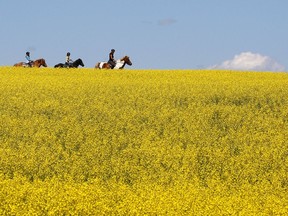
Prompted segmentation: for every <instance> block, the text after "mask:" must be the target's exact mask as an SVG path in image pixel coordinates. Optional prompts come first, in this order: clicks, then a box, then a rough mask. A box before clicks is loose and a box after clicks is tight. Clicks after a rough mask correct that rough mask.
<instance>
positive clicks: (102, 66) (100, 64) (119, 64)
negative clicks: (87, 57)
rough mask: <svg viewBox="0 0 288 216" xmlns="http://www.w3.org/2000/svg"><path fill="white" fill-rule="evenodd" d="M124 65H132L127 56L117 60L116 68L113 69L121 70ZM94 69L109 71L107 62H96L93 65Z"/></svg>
mask: <svg viewBox="0 0 288 216" xmlns="http://www.w3.org/2000/svg"><path fill="white" fill-rule="evenodd" d="M126 64H128V65H129V66H131V65H132V62H131V61H130V58H129V57H128V56H124V57H123V58H121V59H119V60H117V61H116V66H115V67H114V68H113V69H123V68H124V67H125V65H126ZM95 68H98V69H111V66H110V64H108V63H107V62H98V63H97V64H96V65H95Z"/></svg>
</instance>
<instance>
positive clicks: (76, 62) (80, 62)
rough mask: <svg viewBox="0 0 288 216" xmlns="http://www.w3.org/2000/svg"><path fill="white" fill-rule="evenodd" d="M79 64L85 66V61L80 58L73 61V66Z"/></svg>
mask: <svg viewBox="0 0 288 216" xmlns="http://www.w3.org/2000/svg"><path fill="white" fill-rule="evenodd" d="M79 65H81V66H82V67H84V63H83V61H82V59H80V58H79V59H77V60H76V61H74V62H73V67H76V68H78V66H79Z"/></svg>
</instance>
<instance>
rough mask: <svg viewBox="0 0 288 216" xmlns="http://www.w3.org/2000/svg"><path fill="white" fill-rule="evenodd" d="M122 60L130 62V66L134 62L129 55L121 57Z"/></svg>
mask: <svg viewBox="0 0 288 216" xmlns="http://www.w3.org/2000/svg"><path fill="white" fill-rule="evenodd" d="M121 61H124V62H125V63H126V64H128V65H130V66H131V65H132V62H131V60H130V58H129V56H124V57H123V58H122V59H121Z"/></svg>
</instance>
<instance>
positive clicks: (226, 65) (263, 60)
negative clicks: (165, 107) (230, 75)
mask: <svg viewBox="0 0 288 216" xmlns="http://www.w3.org/2000/svg"><path fill="white" fill-rule="evenodd" d="M211 69H228V70H251V71H284V70H285V67H284V66H282V65H280V64H279V63H277V62H276V61H274V60H273V59H271V58H270V57H268V56H263V55H261V54H258V53H252V52H243V53H240V54H239V55H236V56H234V58H233V59H232V60H227V61H224V62H223V63H221V64H219V65H215V66H213V67H211Z"/></svg>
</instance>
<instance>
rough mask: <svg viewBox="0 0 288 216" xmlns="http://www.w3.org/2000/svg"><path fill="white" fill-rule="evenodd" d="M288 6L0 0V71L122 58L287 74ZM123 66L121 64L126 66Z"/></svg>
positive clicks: (140, 63)
mask: <svg viewBox="0 0 288 216" xmlns="http://www.w3.org/2000/svg"><path fill="white" fill-rule="evenodd" d="M287 8H288V1H287V0H145V1H144V0H142V1H140V0H83V1H79V0H77V1H76V0H69V1H67V0H47V1H46V0H45V1H44V0H24V1H22V0H0V26H1V27H0V33H1V34H0V38H1V42H0V48H1V49H0V50H1V52H0V65H13V64H14V63H16V62H20V61H24V60H25V59H24V57H25V52H26V51H30V53H31V57H32V59H37V58H45V59H46V62H47V64H48V66H54V65H55V64H57V63H60V62H64V61H65V55H66V53H67V52H68V51H69V52H71V58H72V59H77V58H81V59H82V60H83V62H84V63H85V67H94V65H95V64H96V63H97V62H98V61H105V60H106V61H107V60H108V54H109V51H110V49H112V48H114V49H115V50H116V52H115V57H116V58H117V59H118V58H121V57H123V56H124V55H129V56H130V58H131V60H132V62H133V65H132V66H131V67H129V68H131V69H198V68H201V69H202V68H227V69H257V70H280V71H283V70H285V71H286V70H288V13H287ZM127 68H128V66H127Z"/></svg>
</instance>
